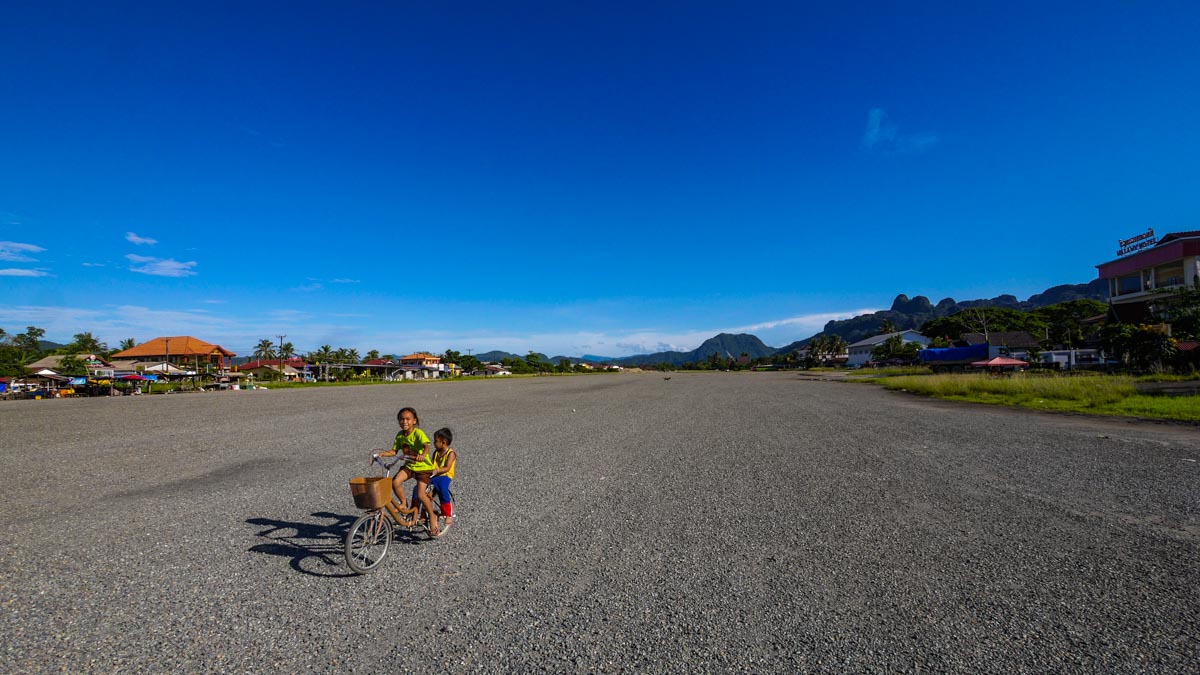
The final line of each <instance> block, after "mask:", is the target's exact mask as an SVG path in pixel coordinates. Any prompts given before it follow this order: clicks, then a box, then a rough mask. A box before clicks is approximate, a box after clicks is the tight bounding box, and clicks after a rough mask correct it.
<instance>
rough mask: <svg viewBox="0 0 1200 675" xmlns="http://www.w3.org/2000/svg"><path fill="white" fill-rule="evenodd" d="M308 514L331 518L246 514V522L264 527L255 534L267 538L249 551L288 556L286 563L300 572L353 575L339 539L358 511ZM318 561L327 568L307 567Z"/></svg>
mask: <svg viewBox="0 0 1200 675" xmlns="http://www.w3.org/2000/svg"><path fill="white" fill-rule="evenodd" d="M311 515H312V516H313V517H315V518H323V519H327V520H331V521H332V522H329V523H316V522H303V521H294V520H275V519H272V518H247V519H246V523H248V524H250V525H259V526H263V527H265V528H266V529H264V530H262V531H261V532H259V533H258V536H260V537H263V538H265V539H267V540H269V542H268V543H264V544H255V545H254V546H251V547H250V551H251V552H253V553H264V554H267V555H277V556H283V557H290V558H291V561H290V563H289V564H290V565H291V567H292V569H294V570H296V571H297V572H300V573H301V574H310V575H313V576H318V577H352V576H357V575H355V574H354V572H352V571H350V569H349V568H348V567H346V565H345V562H346V559H345V557H344V554H343V548H342V542H343V540H344V539H345V537H346V531H347V530H349V529H350V524H351V523H353V522H354V521H355V520H356V519H357V518H358V515H359V514H357V513H356V514H352V515H348V516H345V515H341V514H338V513H330V512H328V511H317V512H316V513H313V514H311ZM318 565H324V566H327V567H329V568H331V569H330V570H329V571H328V572H324V571H320V570H318V569H309V568H315V567H317V566H318Z"/></svg>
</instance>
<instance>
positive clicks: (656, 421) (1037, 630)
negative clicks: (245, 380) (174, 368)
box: [0, 373, 1200, 673]
mask: <svg viewBox="0 0 1200 675" xmlns="http://www.w3.org/2000/svg"><path fill="white" fill-rule="evenodd" d="M405 405H411V406H414V407H416V409H417V410H418V412H419V414H420V418H421V425H420V426H421V427H422V428H423V429H424V430H425V431H426V432H427V433H430V434H432V432H433V431H434V430H435V429H437V428H438V427H441V426H449V427H451V428H452V429H453V430H454V432H455V443H454V445H455V447H456V449H457V450H458V452H459V454H460V463H459V467H458V478H457V480H456V481H455V489H454V492H455V496H456V499H457V502H456V508H457V510H458V512H459V514H460V517H459V519H458V522H457V523H456V524H455V526H454V528H453V529H452V530H451V531H450V532H449V533H448V534H447V535H446V536H445V537H444V538H442V539H438V540H429V539H426V538H425V537H423V536H417V535H409V534H407V533H404V534H403V535H402V536H400V537H399V538H398V540H397V543H395V544H394V545H393V550H392V552H391V554H390V556H389V558H388V560H386V561H385V562H384V564H383V566H382V567H381V569H379V570H378V571H376V572H374V573H372V574H368V575H364V576H358V575H354V574H352V573H351V572H350V569H349V568H348V567H347V566H346V564H345V559H344V557H343V554H342V537H343V534H344V532H345V530H346V528H347V527H348V525H349V524H350V523H351V522H352V521H353V520H354V519H355V518H356V517H357V516H358V515H359V512H358V511H357V510H356V509H355V508H354V506H353V502H352V500H351V499H350V495H349V489H348V486H347V481H348V480H349V478H351V477H352V476H355V475H362V474H363V473H364V470H365V468H366V458H367V456H368V454H369V452H370V450H371V448H373V447H384V446H388V445H389V444H390V442H391V438H392V436H393V435H394V434H395V432H396V430H397V424H396V420H395V415H396V411H397V410H398V409H399V408H400V407H401V406H405ZM0 477H2V478H3V500H2V504H0V510H2V511H0V513H2V514H3V529H2V530H0V532H2V535H0V605H2V611H3V614H2V618H0V634H2V635H3V640H2V643H3V646H2V647H0V671H3V672H9V673H24V672H47V671H71V672H101V673H103V672H142V671H157V672H161V671H165V670H180V671H188V672H213V671H218V672H244V671H250V672H263V671H288V672H295V671H345V672H414V671H431V672H530V671H533V672H575V671H588V672H613V671H636V672H672V673H674V672H728V671H742V672H789V673H790V672H847V671H850V672H887V673H891V672H921V671H931V672H971V673H980V672H1005V673H1010V672H1055V673H1060V672H1105V673H1108V672H1172V673H1174V672H1196V671H1197V670H1198V669H1200V555H1198V553H1200V480H1198V479H1200V433H1198V430H1197V428H1196V427H1191V426H1185V425H1171V424H1156V423H1148V422H1139V421H1127V420H1113V419H1104V418H1087V417H1081V416H1066V415H1052V414H1039V413H1030V412H1022V411H1014V410H1009V409H1002V408H994V407H986V406H972V405H964V404H952V403H944V402H938V401H933V400H928V399H922V398H916V397H913V396H910V395H908V394H904V393H895V392H887V391H884V390H883V389H881V388H878V387H874V386H869V385H856V384H846V383H837V382H822V381H814V380H810V379H806V378H801V377H798V376H796V375H795V374H789V373H695V374H692V373H675V374H673V376H672V377H671V379H669V380H667V379H665V378H664V377H662V376H661V375H658V374H651V373H644V374H635V373H627V374H620V375H593V376H579V377H542V378H523V379H495V380H488V381H469V382H446V383H421V384H403V385H379V386H362V387H345V388H322V389H307V390H277V391H240V392H214V393H204V394H181V395H171V396H143V397H138V398H135V397H121V398H104V399H100V398H96V399H78V400H55V401H11V402H3V403H0Z"/></svg>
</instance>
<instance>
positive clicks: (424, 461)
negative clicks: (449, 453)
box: [392, 427, 433, 471]
mask: <svg viewBox="0 0 1200 675" xmlns="http://www.w3.org/2000/svg"><path fill="white" fill-rule="evenodd" d="M427 445H429V437H428V436H426V435H425V432H424V431H421V430H420V429H418V428H417V427H413V430H412V431H410V432H408V434H407V435H406V434H405V433H404V432H403V431H400V432H398V433H397V434H396V440H394V441H392V449H393V450H395V451H396V452H398V453H400V454H402V455H407V456H408V457H409V459H408V461H407V462H405V464H404V466H407V467H409V468H415V469H417V470H418V471H429V470H432V466H433V465H432V464H431V463H430V462H429V455H427V454H425V446H427ZM426 466H428V467H430V468H424V467H426Z"/></svg>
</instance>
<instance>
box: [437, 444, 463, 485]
mask: <svg viewBox="0 0 1200 675" xmlns="http://www.w3.org/2000/svg"><path fill="white" fill-rule="evenodd" d="M452 452H454V448H446V449H445V450H441V451H438V450H434V451H433V465H434V466H436V467H437V468H439V469H440V468H442V467H444V466H449V467H450V470H449V471H447V472H446V473H443V474H439V475H442V476H445V477H446V478H449V479H450V480H454V465H455V464H457V463H458V453H455V455H454V460H453V461H451V462H450V464H446V460H447V459H449V458H450V453H452Z"/></svg>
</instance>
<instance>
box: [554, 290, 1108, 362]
mask: <svg viewBox="0 0 1200 675" xmlns="http://www.w3.org/2000/svg"><path fill="white" fill-rule="evenodd" d="M1107 299H1108V286H1107V282H1106V281H1105V280H1103V279H1096V280H1095V281H1092V282H1090V283H1086V284H1064V285H1061V286H1055V287H1053V288H1048V289H1046V290H1045V291H1043V292H1041V293H1037V294H1035V295H1031V296H1029V299H1028V300H1018V299H1017V298H1016V296H1013V295H1000V296H997V297H995V298H992V299H990V300H964V301H962V302H957V301H955V300H954V299H953V298H944V299H943V300H941V301H940V302H938V303H937V304H936V305H935V304H933V303H931V302H930V301H929V298H927V297H925V296H923V295H918V296H917V297H915V298H911V299H910V298H909V297H908V296H907V295H904V294H903V293H901V294H900V295H897V296H896V299H895V300H893V301H892V307H891V309H885V310H882V311H878V312H872V313H871V314H861V315H859V316H856V317H854V318H852V319H844V320H841V321H830V322H829V323H827V324H825V328H824V329H823V330H822V331H821V332H820V333H817V335H838V336H841V338H842V339H844V340H845V341H846V342H849V343H854V342H858V341H859V340H863V339H866V338H869V337H871V336H873V335H877V334H878V333H879V326H880V325H881V324H882V323H883V321H884V320H885V319H886V320H888V321H890V322H891V323H892V325H893V326H895V327H896V329H897V330H907V329H910V328H912V329H916V328H920V327H921V325H922V324H924V323H925V322H926V321H931V320H933V319H938V318H941V317H943V316H949V315H951V314H955V313H957V312H961V311H962V310H964V309H970V308H972V307H1004V308H1007V309H1019V310H1023V311H1029V310H1033V309H1037V308H1039V307H1046V306H1049V305H1057V304H1058V303H1060V302H1068V301H1070V300H1100V301H1104V300H1107ZM817 335H813V336H810V337H808V338H805V339H803V340H797V341H796V342H793V343H791V344H789V345H785V346H783V347H779V348H775V347H768V346H767V345H765V344H763V341H762V340H759V339H758V338H757V337H755V336H753V335H747V334H740V335H731V334H728V333H722V334H720V335H717V336H715V337H711V338H709V339H707V340H705V341H704V344H702V345H700V346H699V347H697V348H696V349H693V350H692V351H690V352H658V353H656V354H638V355H635V356H624V357H621V358H617V359H612V361H613V362H615V363H618V364H620V365H639V364H658V363H669V364H671V365H673V366H678V365H682V364H684V363H697V362H699V361H703V360H705V359H707V358H708V357H709V356H710V355H711V354H712V353H713V352H716V353H717V354H718V355H720V356H721V357H725V356H732V357H734V358H737V357H738V356H741V355H742V354H743V353H745V354H748V355H749V356H750V358H752V359H755V358H760V357H763V356H771V355H773V354H786V353H789V352H792V351H795V350H797V349H800V348H802V347H804V346H805V345H807V344H808V343H809V341H810V340H812V339H813V338H814V337H816V336H817ZM572 360H573V361H574V360H575V359H572ZM555 363H557V360H555Z"/></svg>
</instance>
